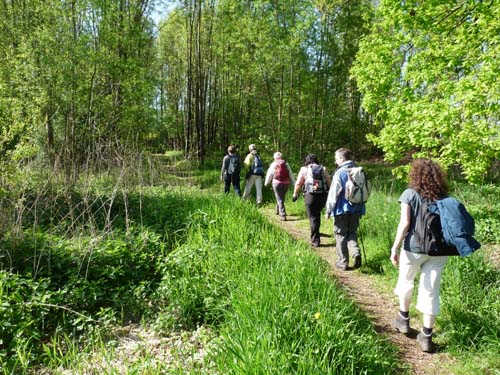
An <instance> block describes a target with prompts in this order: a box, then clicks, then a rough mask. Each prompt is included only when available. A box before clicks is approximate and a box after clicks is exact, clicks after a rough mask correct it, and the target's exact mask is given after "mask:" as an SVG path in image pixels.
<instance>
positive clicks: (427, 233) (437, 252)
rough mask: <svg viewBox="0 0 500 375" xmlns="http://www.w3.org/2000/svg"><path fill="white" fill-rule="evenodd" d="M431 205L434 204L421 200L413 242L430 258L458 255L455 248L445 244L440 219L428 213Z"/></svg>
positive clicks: (434, 214)
mask: <svg viewBox="0 0 500 375" xmlns="http://www.w3.org/2000/svg"><path fill="white" fill-rule="evenodd" d="M431 205H436V202H431V201H429V200H428V199H425V198H423V199H422V205H421V207H420V212H419V213H418V214H417V216H416V222H415V231H414V233H413V238H414V240H415V242H416V243H417V245H418V246H419V247H420V249H421V250H422V252H423V253H425V254H427V255H430V256H443V255H460V254H459V253H458V250H457V248H456V247H454V246H450V245H448V244H446V242H445V240H444V236H443V229H442V227H441V218H440V216H439V215H438V214H436V213H432V212H431V211H429V207H430V206H431ZM433 211H434V210H433Z"/></svg>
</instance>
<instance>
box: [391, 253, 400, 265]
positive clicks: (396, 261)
mask: <svg viewBox="0 0 500 375" xmlns="http://www.w3.org/2000/svg"><path fill="white" fill-rule="evenodd" d="M391 262H392V264H394V266H395V267H397V266H398V264H399V255H398V253H396V252H394V251H391Z"/></svg>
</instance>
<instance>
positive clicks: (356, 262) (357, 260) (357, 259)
mask: <svg viewBox="0 0 500 375" xmlns="http://www.w3.org/2000/svg"><path fill="white" fill-rule="evenodd" d="M359 267H361V255H356V256H355V257H354V266H353V268H354V269H356V268H359Z"/></svg>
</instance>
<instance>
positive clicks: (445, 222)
mask: <svg viewBox="0 0 500 375" xmlns="http://www.w3.org/2000/svg"><path fill="white" fill-rule="evenodd" d="M429 211H431V212H433V213H437V214H438V215H439V217H440V219H441V227H442V229H443V237H444V240H445V242H446V243H447V244H448V245H450V246H455V247H456V248H457V250H458V253H459V254H460V255H461V256H467V255H470V254H472V252H473V251H475V250H477V249H479V248H480V247H481V244H480V243H479V242H477V241H476V240H475V239H474V237H472V236H473V235H474V218H473V217H472V216H471V215H470V214H469V213H468V212H467V210H466V209H465V207H464V205H463V204H462V203H460V202H459V201H458V200H456V199H455V198H452V197H447V198H444V199H440V200H437V201H436V205H429Z"/></svg>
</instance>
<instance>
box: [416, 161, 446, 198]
mask: <svg viewBox="0 0 500 375" xmlns="http://www.w3.org/2000/svg"><path fill="white" fill-rule="evenodd" d="M410 187H411V188H412V189H414V190H416V192H417V193H418V194H420V196H421V197H422V198H427V199H429V200H431V201H435V200H436V199H442V198H444V197H445V196H447V195H448V181H447V178H446V173H445V172H444V170H443V169H442V168H441V166H440V165H439V164H438V163H436V162H435V161H433V160H430V159H416V160H414V161H413V163H412V165H411V169H410Z"/></svg>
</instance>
